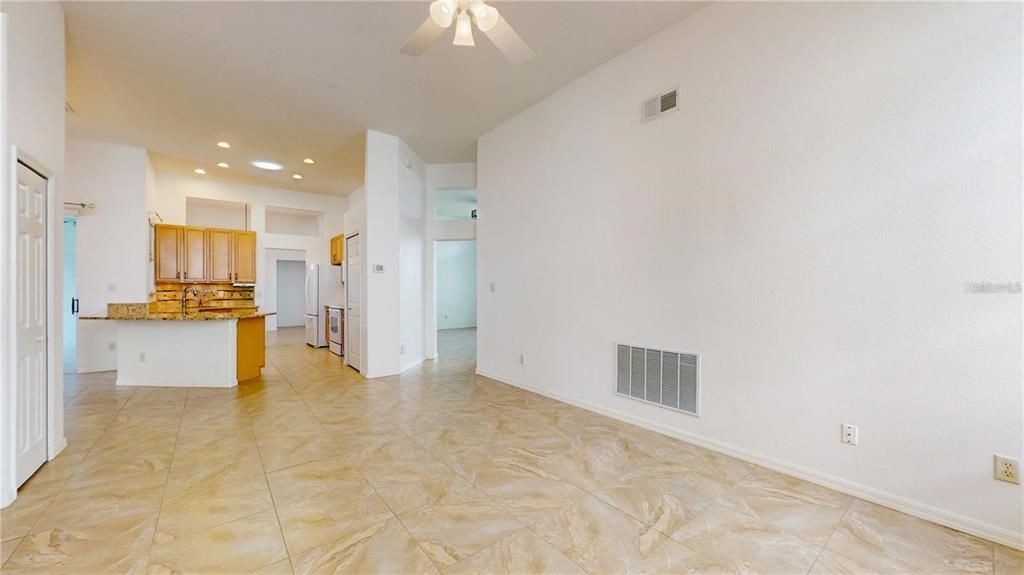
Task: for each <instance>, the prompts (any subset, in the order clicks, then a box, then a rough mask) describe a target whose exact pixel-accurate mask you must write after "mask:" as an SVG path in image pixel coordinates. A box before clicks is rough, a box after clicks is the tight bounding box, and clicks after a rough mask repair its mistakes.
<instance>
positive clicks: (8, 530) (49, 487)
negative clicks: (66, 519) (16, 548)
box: [0, 465, 64, 541]
mask: <svg viewBox="0 0 1024 575" xmlns="http://www.w3.org/2000/svg"><path fill="white" fill-rule="evenodd" d="M44 467H45V465H44ZM63 484H64V481H63V480H59V481H52V480H51V481H38V480H37V478H36V477H32V478H30V479H29V480H28V482H27V483H26V484H25V485H24V486H22V488H21V489H19V490H18V497H17V499H15V500H14V502H13V503H11V504H10V505H8V506H7V507H5V508H3V509H0V539H2V540H4V541H7V540H8V539H15V538H19V537H24V536H25V535H27V534H28V532H29V531H30V530H31V529H32V526H33V525H35V523H36V521H38V520H39V518H40V517H41V516H42V515H43V511H45V510H46V508H47V506H49V505H50V502H51V501H53V498H54V497H56V496H57V492H58V491H59V490H60V488H61V486H62V485H63Z"/></svg>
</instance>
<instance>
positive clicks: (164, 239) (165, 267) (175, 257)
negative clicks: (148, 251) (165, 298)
mask: <svg viewBox="0 0 1024 575" xmlns="http://www.w3.org/2000/svg"><path fill="white" fill-rule="evenodd" d="M182 232H183V229H182V228H181V227H180V226H166V225H163V224H157V225H156V226H155V229H154V231H153V260H154V262H155V264H156V274H155V276H154V277H155V278H156V281H158V282H175V281H181V268H182V267H183V262H182V261H181V258H182V256H181V245H182V242H183V234H182Z"/></svg>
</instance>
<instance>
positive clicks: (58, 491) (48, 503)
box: [4, 384, 138, 563]
mask: <svg viewBox="0 0 1024 575" xmlns="http://www.w3.org/2000/svg"><path fill="white" fill-rule="evenodd" d="M115 385H116V384H115ZM137 391H138V388H135V389H133V390H132V393H131V395H129V396H128V399H127V400H125V402H124V403H122V404H121V405H120V406H119V407H118V408H117V411H115V412H114V416H113V417H111V418H110V421H108V422H107V425H106V426H105V427H104V428H103V431H101V432H100V434H99V436H98V437H97V438H96V441H95V442H93V444H92V445H90V446H89V449H88V450H87V451H86V452H85V455H83V456H82V459H80V460H79V461H78V463H76V464H75V465H74V471H72V473H71V475H69V476H67V477H65V478H64V479H63V480H61V482H60V486H59V487H57V489H55V490H54V492H53V495H52V496H50V497H49V499H48V500H47V501H46V505H45V506H44V507H43V510H42V511H41V512H39V516H38V517H36V520H35V521H33V522H32V525H31V526H30V527H29V529H28V532H27V533H26V534H25V535H24V536H23V537H22V538H21V540H22V541H24V540H25V537H28V536H29V535H33V531H34V530H35V528H36V525H38V524H39V521H40V520H41V519H42V518H43V517H44V516H45V515H46V512H47V511H49V510H50V506H51V505H52V504H53V502H54V501H55V500H56V499H57V496H58V495H60V494H61V493H63V492H64V488H65V487H66V486H67V484H68V481H70V480H71V478H72V477H74V476H75V475H77V470H78V467H80V466H81V465H82V464H83V463H85V460H86V459H88V458H89V454H90V453H92V450H93V449H94V448H95V447H96V445H98V444H99V442H100V440H101V439H102V438H103V436H104V435H106V433H107V430H109V429H110V426H111V425H113V424H114V420H115V419H117V416H118V414H120V413H121V411H122V410H124V406H126V405H128V402H129V401H131V398H133V397H135V393H136V392H137ZM65 449H67V448H66V447H65ZM46 463H49V461H47V462H46ZM46 463H43V466H45V465H46ZM37 473H38V470H37ZM30 479H31V478H30ZM26 483H27V481H26ZM16 500H17V499H15V501H16ZM18 547H21V543H18ZM15 551H17V547H16V548H15ZM13 556H14V553H13V552H12V553H11V555H10V556H9V557H8V558H7V559H8V560H10V558H11V557H13ZM4 563H6V561H5V562H4Z"/></svg>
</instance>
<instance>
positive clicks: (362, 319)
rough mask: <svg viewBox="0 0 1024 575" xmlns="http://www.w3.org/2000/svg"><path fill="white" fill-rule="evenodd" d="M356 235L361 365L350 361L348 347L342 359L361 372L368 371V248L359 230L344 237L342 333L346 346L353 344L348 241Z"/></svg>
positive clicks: (347, 364)
mask: <svg viewBox="0 0 1024 575" xmlns="http://www.w3.org/2000/svg"><path fill="white" fill-rule="evenodd" d="M355 237H358V238H359V284H360V285H359V351H358V353H359V367H355V366H353V365H352V364H350V363H349V358H351V356H352V354H350V353H348V349H349V348H348V347H345V348H344V350H343V356H342V360H343V361H344V364H345V365H346V366H348V367H351V368H352V369H354V370H356V371H358V372H359V373H366V369H365V367H364V366H365V365H366V306H364V305H363V301H365V298H366V295H365V294H366V266H364V265H363V254H364V252H365V251H366V250H365V249H363V238H362V235H361V234H360V233H359V232H358V231H357V232H354V233H352V234H351V235H349V234H345V239H344V242H345V264H344V271H343V272H342V273H343V274H344V278H343V279H344V281H345V294H344V300H343V301H342V305H344V309H345V311H344V312H343V313H344V315H343V316H342V321H343V322H344V323H343V324H342V325H344V326H345V331H344V333H343V334H342V339H344V341H345V344H346V346H351V345H352V337H351V336H350V335H349V332H348V330H349V329H351V326H352V323H351V322H350V321H349V315H348V286H349V281H350V278H351V276H350V275H349V273H348V262H349V258H348V256H349V255H350V254H351V253H352V252H351V251H350V250H349V249H348V241H349V240H350V239H352V238H355Z"/></svg>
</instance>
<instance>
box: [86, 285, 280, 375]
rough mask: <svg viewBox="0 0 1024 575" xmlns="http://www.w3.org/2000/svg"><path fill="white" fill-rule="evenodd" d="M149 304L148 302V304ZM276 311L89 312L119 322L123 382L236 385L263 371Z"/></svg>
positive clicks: (118, 360)
mask: <svg viewBox="0 0 1024 575" xmlns="http://www.w3.org/2000/svg"><path fill="white" fill-rule="evenodd" d="M143 305H144V304H143ZM268 315H273V314H272V313H244V314H239V313H223V314H217V313H203V314H192V315H179V316H168V315H167V314H148V313H135V314H131V313H129V314H124V315H115V316H105V317H102V316H92V317H89V316H83V317H80V318H79V319H81V320H101V321H116V322H117V385H131V386H161V387H235V386H236V385H238V382H240V381H246V380H248V379H252V378H256V377H259V376H260V371H261V369H262V367H263V366H264V365H266V360H265V353H266V352H265V350H266V347H265V331H264V330H265V327H264V318H265V317H266V316H268Z"/></svg>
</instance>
